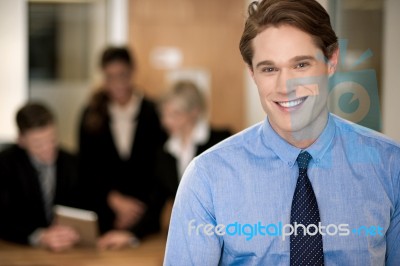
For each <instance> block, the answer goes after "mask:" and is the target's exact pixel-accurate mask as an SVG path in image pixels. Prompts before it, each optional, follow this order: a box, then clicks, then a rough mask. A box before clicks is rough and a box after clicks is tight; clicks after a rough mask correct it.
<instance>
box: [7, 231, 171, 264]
mask: <svg viewBox="0 0 400 266" xmlns="http://www.w3.org/2000/svg"><path fill="white" fill-rule="evenodd" d="M165 243H166V234H160V235H155V236H151V237H149V238H147V239H145V240H144V241H143V242H142V243H141V244H140V245H139V246H137V247H129V248H125V249H122V250H116V251H100V250H97V249H96V248H94V247H76V248H74V249H72V250H69V251H66V252H62V253H52V252H50V251H47V250H44V249H40V248H33V247H29V246H22V245H17V244H12V243H8V242H4V241H0V266H125V265H129V266H136V265H140V266H153V265H157V266H160V265H162V262H163V257H164V251H165Z"/></svg>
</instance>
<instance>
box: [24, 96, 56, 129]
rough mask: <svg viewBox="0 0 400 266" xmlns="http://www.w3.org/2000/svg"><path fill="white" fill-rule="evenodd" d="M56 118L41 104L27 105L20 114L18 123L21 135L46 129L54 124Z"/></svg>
mask: <svg viewBox="0 0 400 266" xmlns="http://www.w3.org/2000/svg"><path fill="white" fill-rule="evenodd" d="M54 120H55V119H54V116H53V114H52V113H51V111H50V109H48V108H47V107H46V106H45V105H43V104H41V103H34V102H31V103H27V104H26V105H24V106H23V107H22V108H21V109H20V110H19V111H18V112H17V116H16V122H17V126H18V130H19V133H20V134H24V133H26V132H27V131H28V130H31V129H36V128H41V127H45V126H48V125H51V124H53V123H54V122H55V121H54Z"/></svg>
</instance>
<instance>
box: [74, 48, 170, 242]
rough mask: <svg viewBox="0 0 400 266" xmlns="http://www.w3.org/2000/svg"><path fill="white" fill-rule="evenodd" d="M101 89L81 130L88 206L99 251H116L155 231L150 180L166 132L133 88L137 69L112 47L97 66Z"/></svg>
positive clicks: (127, 55)
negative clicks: (98, 234) (95, 226)
mask: <svg viewBox="0 0 400 266" xmlns="http://www.w3.org/2000/svg"><path fill="white" fill-rule="evenodd" d="M100 66H101V70H102V74H103V78H104V80H103V86H102V87H101V88H100V90H98V91H97V92H96V93H95V94H94V95H93V96H92V97H91V99H90V102H89V105H88V107H87V108H86V109H85V111H84V113H83V117H82V119H81V125H80V132H79V133H80V134H79V140H80V162H81V170H82V171H81V173H82V180H83V181H82V182H83V191H84V193H85V194H84V195H85V202H86V207H87V208H88V209H92V210H94V211H96V212H97V214H98V216H99V225H100V230H101V232H102V233H105V234H104V235H103V236H102V238H100V240H99V246H100V247H101V248H118V247H122V246H125V245H127V244H129V243H131V241H133V240H134V239H135V237H138V238H141V237H144V236H145V235H147V234H149V233H153V232H156V231H158V230H159V220H158V215H157V214H155V215H153V214H154V212H153V209H152V204H153V202H154V198H155V184H154V178H153V176H154V175H153V172H152V171H153V170H154V161H155V159H154V158H155V153H156V150H157V148H158V147H159V146H160V145H162V144H163V142H164V140H165V138H166V137H165V133H164V132H163V130H162V129H161V126H160V122H159V119H158V116H157V113H156V110H155V106H154V104H153V103H152V102H151V101H149V100H147V99H146V98H144V97H143V95H142V94H141V93H140V92H139V91H137V90H136V89H135V87H134V86H133V85H132V83H131V82H132V76H133V73H134V72H135V69H136V65H135V61H134V60H133V58H132V56H131V54H130V53H129V51H128V50H127V49H126V48H116V47H111V48H108V49H106V50H105V51H104V53H103V55H102V57H101V62H100Z"/></svg>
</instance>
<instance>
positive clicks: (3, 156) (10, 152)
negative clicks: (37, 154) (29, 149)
mask: <svg viewBox="0 0 400 266" xmlns="http://www.w3.org/2000/svg"><path fill="white" fill-rule="evenodd" d="M25 155H26V154H25V151H24V150H23V149H21V148H20V147H19V146H18V145H16V144H10V145H8V146H7V147H6V148H5V149H4V150H2V151H1V152H0V161H3V162H5V161H14V160H16V159H18V158H21V156H25Z"/></svg>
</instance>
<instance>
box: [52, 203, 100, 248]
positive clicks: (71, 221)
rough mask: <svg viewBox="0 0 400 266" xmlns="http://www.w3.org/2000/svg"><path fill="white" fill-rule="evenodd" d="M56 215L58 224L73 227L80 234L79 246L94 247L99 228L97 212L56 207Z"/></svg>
mask: <svg viewBox="0 0 400 266" xmlns="http://www.w3.org/2000/svg"><path fill="white" fill-rule="evenodd" d="M54 214H55V221H56V223H57V224H59V225H65V226H69V227H72V228H74V229H75V230H76V231H77V232H78V233H79V235H80V242H79V245H83V246H94V245H95V244H96V241H97V237H98V235H99V228H98V222H97V220H98V218H97V214H96V213H95V212H93V211H88V210H82V209H77V208H72V207H67V206H61V205H56V206H54Z"/></svg>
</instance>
